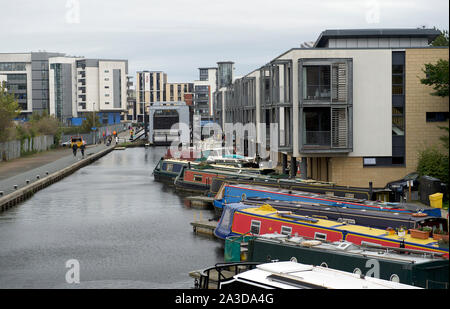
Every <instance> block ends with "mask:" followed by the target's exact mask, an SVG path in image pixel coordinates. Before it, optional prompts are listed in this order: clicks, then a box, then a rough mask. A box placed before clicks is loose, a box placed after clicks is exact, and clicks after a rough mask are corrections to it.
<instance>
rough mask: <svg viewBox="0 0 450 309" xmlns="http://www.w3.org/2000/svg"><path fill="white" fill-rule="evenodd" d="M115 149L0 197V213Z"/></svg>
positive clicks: (101, 152) (104, 151) (107, 150)
mask: <svg viewBox="0 0 450 309" xmlns="http://www.w3.org/2000/svg"><path fill="white" fill-rule="evenodd" d="M113 150H114V147H109V148H106V149H105V150H102V151H100V152H97V153H96V154H93V155H90V156H88V157H87V158H86V159H83V160H81V161H78V162H76V163H74V164H72V165H70V166H68V167H66V168H63V169H61V170H60V171H57V172H55V173H53V174H50V175H47V176H45V177H44V178H42V179H40V180H38V181H36V182H33V183H31V184H29V185H27V186H26V187H23V188H21V189H18V190H17V191H15V192H13V193H10V194H8V195H6V196H0V212H2V211H5V210H7V209H9V208H11V207H13V206H15V205H17V204H19V203H21V202H23V201H25V200H26V199H28V198H30V197H31V196H32V195H33V194H34V193H36V192H37V191H39V190H42V189H44V188H46V187H48V186H49V185H51V184H53V183H55V182H57V181H59V180H61V179H63V178H64V177H66V176H69V175H70V174H72V173H74V172H75V171H77V170H78V169H80V168H82V167H84V166H86V165H89V164H91V163H92V162H94V161H96V160H98V159H99V158H101V157H103V156H104V155H106V154H108V153H109V152H111V151H113Z"/></svg>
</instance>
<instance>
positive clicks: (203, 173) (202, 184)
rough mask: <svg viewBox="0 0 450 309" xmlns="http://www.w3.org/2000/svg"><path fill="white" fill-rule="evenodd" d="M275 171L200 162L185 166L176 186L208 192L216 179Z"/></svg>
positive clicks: (178, 188)
mask: <svg viewBox="0 0 450 309" xmlns="http://www.w3.org/2000/svg"><path fill="white" fill-rule="evenodd" d="M273 172H275V171H274V170H273V169H261V168H253V167H242V168H241V167H235V166H230V165H225V164H208V163H203V164H198V165H195V166H191V167H186V166H185V167H183V169H182V171H181V172H180V173H179V175H178V176H177V177H176V178H175V181H174V183H175V187H176V189H177V190H179V191H187V192H193V193H197V194H206V193H208V192H209V191H210V188H211V184H212V183H213V180H214V179H230V178H233V177H238V178H241V179H245V178H249V179H252V178H254V177H255V176H256V175H260V174H269V173H273Z"/></svg>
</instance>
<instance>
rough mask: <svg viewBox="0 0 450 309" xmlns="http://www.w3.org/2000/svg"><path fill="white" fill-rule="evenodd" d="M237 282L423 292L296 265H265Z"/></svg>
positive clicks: (366, 278)
mask: <svg viewBox="0 0 450 309" xmlns="http://www.w3.org/2000/svg"><path fill="white" fill-rule="evenodd" d="M234 278H235V280H237V281H241V282H245V283H247V284H251V285H256V286H260V287H266V288H267V287H269V288H281V289H295V288H308V289H309V288H319V289H320V288H322V289H420V288H419V287H415V286H411V285H406V284H402V283H397V282H393V281H387V280H382V279H378V278H373V277H367V276H364V277H362V276H361V275H358V274H353V273H349V272H344V271H340V270H335V269H331V268H325V267H320V266H313V265H306V264H300V263H296V262H277V263H267V264H261V265H258V266H256V268H255V269H252V270H249V271H246V272H243V273H240V274H238V275H235V276H234Z"/></svg>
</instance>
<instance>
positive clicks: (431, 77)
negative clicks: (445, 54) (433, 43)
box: [420, 59, 448, 97]
mask: <svg viewBox="0 0 450 309" xmlns="http://www.w3.org/2000/svg"><path fill="white" fill-rule="evenodd" d="M422 71H423V72H424V73H425V76H426V77H425V78H421V79H420V82H421V83H422V84H424V85H428V86H432V87H433V89H434V90H435V92H432V93H431V95H434V96H439V97H448V60H444V59H439V61H438V62H437V63H436V64H432V63H426V64H425V68H424V69H423V70H422Z"/></svg>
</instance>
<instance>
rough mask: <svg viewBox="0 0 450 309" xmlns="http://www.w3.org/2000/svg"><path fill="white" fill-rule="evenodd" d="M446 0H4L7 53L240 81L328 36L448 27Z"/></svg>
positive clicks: (0, 0) (0, 37)
mask: <svg viewBox="0 0 450 309" xmlns="http://www.w3.org/2000/svg"><path fill="white" fill-rule="evenodd" d="M448 9H449V2H448V0H395V1H387V0H386V1H385V0H339V1H338V0H314V1H312V0H309V1H301V0H189V1H188V0H165V1H162V0H127V1H116V0H34V1H31V0H14V1H11V0H0V16H1V18H0V26H1V31H0V52H30V51H39V50H46V51H54V52H62V53H66V54H68V55H76V56H85V57H91V58H115V59H128V61H129V74H130V75H133V76H135V72H136V71H139V70H161V71H165V72H166V73H167V74H168V78H169V82H192V81H194V80H196V79H198V68H199V67H210V66H216V63H217V62H218V61H225V60H230V61H234V62H235V68H236V69H235V75H236V76H242V75H245V74H247V73H249V72H251V71H253V70H254V69H256V68H258V67H260V66H261V65H263V64H265V63H267V62H268V61H270V60H272V59H273V58H275V57H277V56H278V55H280V54H282V53H283V52H284V51H286V50H288V49H290V48H293V47H299V46H300V44H301V43H302V42H305V41H315V40H316V38H317V37H318V36H319V34H320V33H321V32H322V31H323V30H326V29H350V28H353V29H361V28H417V27H420V26H426V27H427V28H432V27H433V26H436V27H437V28H439V29H448V28H449V27H448V23H449V16H448Z"/></svg>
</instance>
